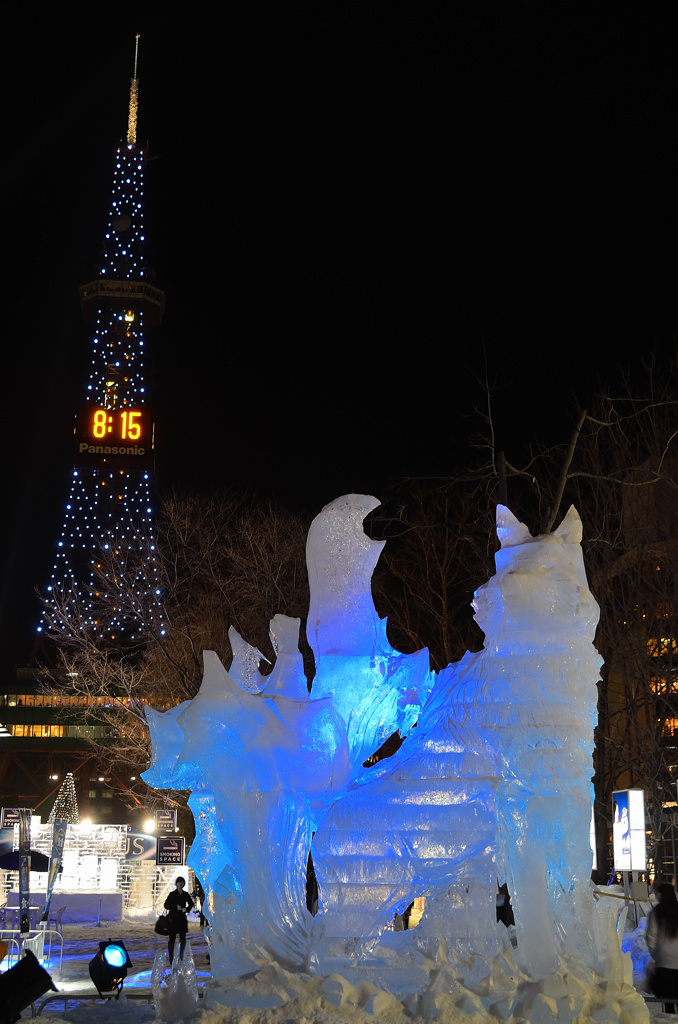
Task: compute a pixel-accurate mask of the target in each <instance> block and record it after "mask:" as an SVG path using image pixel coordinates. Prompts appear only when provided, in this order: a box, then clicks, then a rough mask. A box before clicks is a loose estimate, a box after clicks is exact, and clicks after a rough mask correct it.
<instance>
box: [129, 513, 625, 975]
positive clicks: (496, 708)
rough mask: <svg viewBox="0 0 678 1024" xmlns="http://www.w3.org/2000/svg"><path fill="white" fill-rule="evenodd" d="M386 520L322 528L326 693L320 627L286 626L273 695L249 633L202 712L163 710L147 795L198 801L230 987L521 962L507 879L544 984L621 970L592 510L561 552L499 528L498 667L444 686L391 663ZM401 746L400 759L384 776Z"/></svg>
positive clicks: (407, 662)
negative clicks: (372, 530)
mask: <svg viewBox="0 0 678 1024" xmlns="http://www.w3.org/2000/svg"><path fill="white" fill-rule="evenodd" d="M378 504H379V503H378V502H377V501H376V499H374V498H370V497H365V496H363V495H348V496H345V497H343V498H339V499H337V500H336V501H335V502H333V503H332V504H330V505H328V506H327V507H326V508H325V509H324V510H323V511H322V512H321V513H320V515H319V516H318V517H317V518H316V520H315V521H314V523H313V524H312V527H311V530H310V533H309V538H308V545H307V561H308V570H309V578H310V584H311V604H310V609H309V616H308V625H307V635H308V640H309V642H310V645H311V647H312V649H313V653H314V656H315V676H314V678H313V681H312V686H311V689H310V692H309V689H308V685H307V680H306V676H305V675H304V671H303V665H302V659H301V655H300V653H299V650H298V629H299V621H298V620H292V619H289V618H286V617H285V616H280V615H279V616H276V617H275V619H274V620H273V621H272V623H271V638H272V641H273V644H274V647H275V649H276V653H277V658H276V663H275V667H274V669H273V671H272V673H271V674H270V675H269V676H267V677H264V676H260V675H258V673H257V671H256V669H255V670H253V666H256V664H257V663H258V659H259V654H258V652H256V651H254V650H253V649H252V648H249V647H248V645H247V644H245V642H244V641H243V640H242V639H241V638H240V637H238V636H237V634H233V636H232V641H233V647H234V652H235V657H234V661H233V665H232V666H231V671H230V673H229V672H227V671H226V670H225V669H224V667H223V666H222V664H221V662H220V661H219V659H218V658H217V656H216V655H215V654H214V653H213V652H210V651H206V652H205V655H204V662H205V674H204V679H203V683H202V686H201V688H200V691H199V693H198V694H197V696H196V697H195V698H194V699H193V700H192V701H187V702H185V703H184V704H182V705H180V706H179V707H177V708H174V709H172V710H171V711H168V712H165V713H164V714H161V713H159V712H153V711H149V716H148V717H149V725H150V728H151V735H152V741H153V760H152V764H151V767H150V768H149V770H148V771H147V772H145V773H144V777H145V779H146V781H147V782H148V783H149V784H150V785H152V786H154V787H156V788H173V789H190V790H191V797H190V800H189V804H190V806H191V808H192V810H193V814H194V817H195V822H196V841H195V844H194V845H193V847H192V850H191V854H190V858H189V863H190V864H191V866H192V867H193V868H194V869H195V871H196V872H197V874H198V875H199V877H200V879H201V881H202V884H203V886H204V888H205V891H206V893H207V905H208V908H209V909H208V910H207V911H206V913H207V916H208V917H209V918H210V920H211V940H212V950H211V961H212V971H213V974H214V977H215V978H217V979H218V978H224V977H227V976H233V975H238V974H244V973H246V972H250V971H252V969H253V966H254V964H255V963H258V964H260V963H261V962H262V961H265V960H266V959H273V960H275V961H276V962H277V963H278V964H281V965H282V966H283V967H285V968H287V969H292V970H297V971H310V972H312V973H313V972H315V973H323V972H324V973H330V971H331V970H333V969H337V968H336V964H337V962H338V961H337V958H342V957H343V958H344V962H346V963H348V962H349V960H350V962H352V963H354V964H355V963H356V962H364V963H368V962H369V961H370V958H372V960H373V961H374V960H375V958H378V957H379V956H380V955H383V952H384V950H385V949H386V948H388V949H389V950H390V951H391V953H393V952H396V951H399V952H400V953H403V952H407V953H408V955H409V956H410V957H412V956H419V957H422V956H426V957H428V958H434V959H435V956H436V954H437V950H439V949H441V948H445V949H447V951H448V953H449V951H450V950H453V951H454V952H455V954H456V955H458V956H460V957H462V958H463V957H468V956H469V955H471V954H479V955H481V956H483V955H485V956H491V955H493V954H495V953H496V952H497V951H499V950H501V949H508V950H509V955H510V946H509V944H508V940H507V933H506V929H504V928H503V926H501V925H497V924H496V919H495V894H496V891H497V881H498V880H499V881H500V882H503V881H504V880H506V881H508V885H509V889H510V891H511V894H512V896H513V904H514V908H515V914H516V938H517V948H516V953H515V956H516V959H517V961H518V963H519V964H520V965H521V966H522V967H523V969H524V970H526V971H528V972H529V974H530V975H531V977H533V978H538V977H545V976H546V975H548V974H549V973H551V972H552V971H553V970H555V969H556V968H557V966H558V964H559V958H560V957H562V956H566V955H574V956H577V957H580V958H581V960H583V961H584V962H585V963H587V964H588V965H589V966H590V967H591V968H593V969H594V970H601V971H602V970H603V969H604V968H605V961H606V958H609V956H610V955H612V953H611V950H610V947H609V945H608V943H607V936H606V935H603V931H604V930H605V929H604V927H603V929H602V931H601V929H600V927H599V929H598V930H599V934H597V933H596V926H595V921H593V919H594V918H595V914H594V913H593V905H592V899H591V896H590V889H589V885H588V878H589V875H590V870H591V851H590V847H589V822H590V808H591V798H592V793H591V782H590V778H591V774H592V763H591V754H592V748H593V726H594V718H595V714H596V698H597V690H596V682H597V678H598V671H599V666H600V658H599V656H598V654H597V653H596V651H595V648H594V647H593V644H592V640H593V634H594V630H595V626H596V622H597V616H598V608H597V605H596V603H595V601H594V599H593V597H592V596H591V594H590V592H589V589H588V586H587V582H586V577H585V572H584V566H583V559H582V553H581V546H580V540H581V523H580V520H579V517H578V516H577V513H576V512H575V511H574V509H571V510H570V512H569V513H568V515H567V516H566V517H565V519H564V521H563V523H562V524H561V526H560V527H559V528H558V530H556V531H555V533H553V534H551V535H549V536H543V537H537V538H533V537H531V535H530V534H529V532H528V530H527V528H526V527H525V526H523V525H522V524H521V523H519V522H518V521H517V520H516V519H515V517H514V516H513V515H512V514H511V513H510V512H509V511H508V509H505V508H503V507H502V506H500V507H499V509H498V513H497V529H498V535H499V539H500V541H501V549H500V550H499V551H498V552H497V556H496V564H497V572H496V575H495V576H493V577H492V578H491V579H490V580H489V582H488V583H487V584H486V585H485V586H483V587H481V588H480V589H479V591H478V592H477V595H476V599H475V602H474V608H475V612H476V616H477V619H478V622H479V624H480V625H481V627H482V628H483V630H484V632H485V636H486V645H485V648H484V650H483V651H481V652H480V653H478V654H467V655H466V656H465V657H464V658H463V659H462V661H461V662H459V663H458V664H455V665H452V666H449V667H448V668H447V669H445V670H444V671H443V672H441V673H439V674H438V675H435V674H433V673H431V672H430V671H429V667H428V654H427V652H426V651H420V652H418V653H417V654H414V655H404V654H401V653H399V652H398V651H396V650H394V649H393V648H392V647H391V646H390V644H389V643H388V640H387V638H386V623H385V620H381V619H379V617H378V616H377V614H376V611H375V609H374V605H373V602H372V597H371V590H370V582H371V575H372V571H373V569H374V566H375V565H376V562H377V559H378V557H379V553H380V551H381V549H382V546H383V544H382V543H381V542H375V541H372V540H370V539H369V538H368V537H367V536H366V535H365V533H364V530H363V520H364V518H365V516H366V515H367V514H368V513H369V512H370V511H372V510H373V509H374V508H376V507H377V506H378ZM396 731H399V732H400V734H401V736H404V737H405V742H404V743H403V745H402V747H401V748H400V750H399V751H398V752H397V753H396V754H395V755H394V756H392V757H389V758H385V759H383V760H381V761H378V762H377V763H376V764H373V765H372V766H371V767H366V766H365V762H367V761H368V759H369V757H370V755H371V754H373V753H374V752H375V751H376V750H377V749H378V748H379V747H380V746H381V744H382V743H383V742H384V741H385V740H386V739H387V738H388V737H389V736H391V735H392V734H393V733H395V732H396ZM311 851H312V855H313V863H314V868H315V872H316V875H317V879H318V887H319V910H318V913H317V915H316V916H315V917H314V916H312V915H311V913H310V912H309V911H308V910H307V888H306V886H307V864H308V855H309V852H311ZM419 896H424V897H426V908H425V911H424V915H423V918H422V921H421V924H420V925H419V926H418V927H417V928H416V929H411V930H410V931H409V932H404V933H395V932H393V931H392V925H393V918H394V915H395V913H396V912H401V911H402V910H404V908H405V907H406V906H407V905H408V904H409V903H410V902H411V901H412V900H413V899H414V898H415V897H419ZM609 902H613V901H609ZM617 955H619V954H618V948H617ZM410 962H412V961H411V960H410Z"/></svg>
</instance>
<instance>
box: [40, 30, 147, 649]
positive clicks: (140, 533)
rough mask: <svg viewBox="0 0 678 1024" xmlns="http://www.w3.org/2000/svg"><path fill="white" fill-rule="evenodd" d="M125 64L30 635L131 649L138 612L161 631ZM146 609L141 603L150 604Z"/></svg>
mask: <svg viewBox="0 0 678 1024" xmlns="http://www.w3.org/2000/svg"><path fill="white" fill-rule="evenodd" d="M138 51H139V36H137V37H136V46H135V52H134V76H133V78H132V85H131V90H130V100H129V117H128V124H127V139H126V141H124V142H121V143H120V145H119V146H118V148H117V149H116V151H115V168H114V172H113V189H112V193H111V202H110V208H109V213H108V223H107V226H106V230H105V233H104V255H103V262H102V264H101V268H100V271H99V276H98V277H97V278H96V280H94V281H90V282H89V283H88V284H85V285H83V286H82V287H81V289H80V303H81V306H82V312H83V316H84V318H85V320H86V321H87V322H88V323H91V324H93V325H94V333H93V337H92V364H91V372H90V375H89V380H88V381H87V383H86V390H85V402H84V405H83V407H82V409H81V410H80V411H79V413H78V414H77V416H76V425H75V431H74V434H75V465H74V468H73V476H72V482H71V489H70V494H69V498H68V503H67V505H66V514H65V519H64V525H63V528H62V531H61V536H60V539H59V541H58V545H57V555H56V562H55V565H54V571H53V573H52V578H51V581H50V583H49V585H48V586H47V588H46V593H45V595H44V596H45V602H46V610H45V612H44V613H43V618H42V621H41V624H40V626H39V630H40V631H45V632H48V633H49V632H56V633H62V634H63V633H66V634H68V633H72V632H75V631H76V630H77V631H82V630H83V629H84V630H86V631H87V632H91V633H92V634H94V635H96V636H99V637H101V639H109V640H113V639H121V638H122V637H126V638H127V639H129V640H136V639H140V637H141V636H142V635H143V631H144V630H143V618H144V617H143V615H142V608H143V609H144V610H145V614H146V621H148V619H147V616H148V609H149V606H150V609H151V615H153V617H154V618H155V619H156V621H157V622H158V623H160V622H161V612H160V602H159V597H160V592H159V589H158V587H157V576H156V571H155V562H154V551H155V548H154V543H153V540H152V537H153V532H152V515H153V512H152V506H151V477H152V472H153V453H154V443H155V442H154V426H153V421H152V418H151V415H150V412H149V410H148V407H147V404H146V398H147V395H146V385H145V378H144V351H145V332H146V330H147V329H148V328H153V327H157V326H158V325H159V324H160V322H161V320H162V315H163V311H164V305H165V296H164V293H163V292H162V291H161V290H160V289H159V288H156V287H155V285H153V284H151V283H150V282H149V280H148V272H147V269H146V266H145V263H144V256H143V250H144V242H145V234H144V170H145V162H146V153H145V151H144V150H143V149H141V148H140V147H139V146H138V145H137V107H138V98H139V81H138V78H137V57H138ZM149 599H150V600H149Z"/></svg>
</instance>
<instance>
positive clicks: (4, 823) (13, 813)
mask: <svg viewBox="0 0 678 1024" xmlns="http://www.w3.org/2000/svg"><path fill="white" fill-rule="evenodd" d="M26 810H30V808H28V807H3V808H2V820H0V828H13V827H14V826H15V825H18V824H19V821H20V820H21V812H22V811H26Z"/></svg>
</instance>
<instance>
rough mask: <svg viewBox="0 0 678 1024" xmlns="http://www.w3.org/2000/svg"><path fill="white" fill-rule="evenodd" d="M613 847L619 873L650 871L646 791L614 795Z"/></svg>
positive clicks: (630, 791)
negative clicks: (646, 841) (646, 848)
mask: <svg viewBox="0 0 678 1024" xmlns="http://www.w3.org/2000/svg"><path fill="white" fill-rule="evenodd" d="M612 845H613V850H614V869H615V871H646V870H647V860H646V856H645V795H644V793H643V790H642V789H618V790H615V792H614V793H613V794H612Z"/></svg>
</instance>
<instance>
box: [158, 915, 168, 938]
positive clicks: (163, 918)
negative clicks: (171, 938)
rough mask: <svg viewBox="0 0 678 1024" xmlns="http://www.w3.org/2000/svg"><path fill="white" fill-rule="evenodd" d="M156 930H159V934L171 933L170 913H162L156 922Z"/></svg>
mask: <svg viewBox="0 0 678 1024" xmlns="http://www.w3.org/2000/svg"><path fill="white" fill-rule="evenodd" d="M154 931H155V932H157V934H158V935H169V933H170V923H169V915H168V914H161V915H160V917H159V918H158V920H157V921H156V922H155V928H154Z"/></svg>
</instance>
